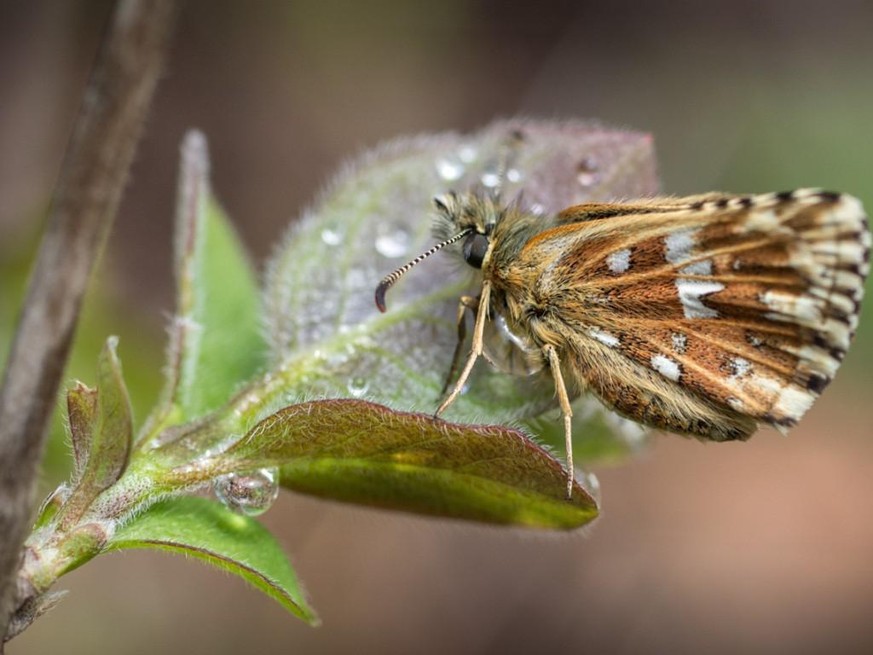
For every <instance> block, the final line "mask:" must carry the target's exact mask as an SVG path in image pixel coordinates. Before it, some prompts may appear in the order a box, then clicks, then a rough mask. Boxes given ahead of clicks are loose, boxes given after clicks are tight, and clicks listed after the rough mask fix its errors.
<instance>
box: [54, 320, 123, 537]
mask: <svg viewBox="0 0 873 655" xmlns="http://www.w3.org/2000/svg"><path fill="white" fill-rule="evenodd" d="M117 345H118V339H117V338H116V337H109V339H107V340H106V345H105V346H104V347H103V351H102V352H101V353H100V358H99V360H98V366H97V394H96V407H89V403H92V402H93V400H94V398H93V395H92V393H91V392H90V390H88V389H87V387H82V389H84V390H83V391H81V393H76V392H75V390H74V392H73V393H72V396H71V398H72V399H74V401H75V402H74V403H73V405H72V407H73V411H72V414H71V419H70V420H71V430H72V432H73V433H74V451H75V453H76V464H77V470H79V476H78V478H77V479H75V480H74V481H73V490H72V492H71V494H70V497H69V500H68V501H67V502H66V503H65V505H64V507H63V509H62V510H61V518H60V521H61V524H62V525H66V526H70V525H72V524H73V523H74V522H76V521H77V520H78V519H79V518H80V517H81V516H82V513H83V512H84V511H85V509H86V508H87V507H88V506H89V505H90V504H91V501H92V500H94V499H95V498H96V497H97V495H98V494H99V493H100V492H102V491H104V490H105V489H108V488H109V487H110V486H111V485H112V484H114V483H115V482H116V481H117V480H118V478H119V477H121V474H122V473H123V472H124V469H125V467H126V466H127V459H128V455H129V453H130V447H131V442H132V438H133V418H132V416H131V409H130V398H129V397H128V395H127V388H126V387H125V386H124V377H123V375H122V373H121V363H120V362H119V361H118V357H117V355H116V353H115V349H116V347H117ZM86 424H89V425H90V428H89V427H87V425H86Z"/></svg>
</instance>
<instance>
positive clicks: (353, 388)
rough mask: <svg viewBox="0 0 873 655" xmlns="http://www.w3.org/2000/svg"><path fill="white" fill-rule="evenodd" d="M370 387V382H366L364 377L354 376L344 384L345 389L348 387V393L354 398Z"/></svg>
mask: <svg viewBox="0 0 873 655" xmlns="http://www.w3.org/2000/svg"><path fill="white" fill-rule="evenodd" d="M369 388H370V383H369V382H367V380H366V379H365V378H360V377H354V378H352V379H350V380H349V383H348V384H347V385H346V389H348V392H349V394H351V395H352V396H354V397H355V398H360V397H361V396H363V395H364V394H365V393H367V390H368V389H369Z"/></svg>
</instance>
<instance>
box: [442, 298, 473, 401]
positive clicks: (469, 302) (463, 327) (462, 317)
mask: <svg viewBox="0 0 873 655" xmlns="http://www.w3.org/2000/svg"><path fill="white" fill-rule="evenodd" d="M478 307H479V298H474V297H473V296H461V299H460V301H459V302H458V342H457V343H456V344H455V352H454V354H453V355H452V365H451V367H450V368H449V373H448V375H446V381H445V384H443V388H442V391H440V398H442V397H443V396H445V395H446V392H447V391H448V390H449V386H450V385H451V384H452V380H454V379H455V374H456V373H457V372H458V366H459V364H460V363H461V354H462V353H463V351H464V340H465V339H466V338H467V320H466V319H467V312H468V311H469V312H470V313H471V314H473V321H474V322H475V320H476V309H477V308H478Z"/></svg>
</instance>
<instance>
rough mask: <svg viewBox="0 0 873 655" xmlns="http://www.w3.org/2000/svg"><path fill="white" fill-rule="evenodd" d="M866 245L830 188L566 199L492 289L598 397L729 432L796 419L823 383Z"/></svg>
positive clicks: (862, 230) (674, 422) (846, 332)
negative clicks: (622, 200)
mask: <svg viewBox="0 0 873 655" xmlns="http://www.w3.org/2000/svg"><path fill="white" fill-rule="evenodd" d="M869 250H870V233H869V231H868V229H867V223H866V217H865V214H864V211H863V208H862V207H861V204H860V202H859V201H858V200H857V199H855V198H853V197H851V196H846V195H839V194H833V193H828V192H820V191H815V190H800V191H795V192H791V193H781V194H766V195H759V196H725V195H721V194H713V195H708V196H699V197H692V198H686V199H677V200H668V201H663V200H660V201H658V200H653V201H641V202H636V203H628V204H621V205H580V206H578V207H572V208H570V209H568V210H565V211H564V212H562V213H561V214H560V215H559V216H558V220H557V226H556V227H552V228H551V229H548V230H545V231H544V232H541V233H540V234H538V235H537V236H536V237H534V238H533V239H531V240H530V241H528V242H527V244H526V245H525V246H524V248H523V249H522V250H521V251H520V253H519V254H518V256H517V257H516V258H515V261H514V262H513V263H512V264H511V265H509V266H504V267H503V268H502V269H500V270H498V271H496V272H495V275H496V276H497V278H498V279H497V281H496V282H495V284H496V285H499V284H500V282H501V281H505V282H506V285H505V288H506V289H507V296H509V300H508V309H509V310H510V314H511V316H512V320H511V322H512V323H514V324H516V325H526V326H528V329H529V330H530V332H531V334H532V335H533V338H534V340H535V341H536V342H538V343H541V344H546V343H551V344H552V345H555V346H556V347H558V348H559V349H560V350H561V353H562V365H564V363H565V362H566V365H567V366H569V367H570V368H571V372H572V373H573V374H574V375H573V376H572V377H574V378H575V379H576V380H577V382H578V383H579V384H580V386H583V387H586V388H589V389H591V390H592V391H594V392H595V393H596V394H597V395H598V396H600V398H601V399H602V400H603V401H604V402H606V404H607V405H609V406H611V407H613V408H614V409H616V410H617V411H618V412H620V413H622V414H625V415H626V416H629V417H630V418H633V419H635V420H638V421H640V422H642V423H646V424H648V425H652V426H655V427H659V428H663V429H667V430H670V431H674V432H683V433H690V434H696V435H698V436H702V437H706V438H712V439H718V440H722V439H735V438H745V437H746V436H748V435H749V434H750V433H751V432H752V431H754V429H755V426H756V424H757V422H764V423H767V424H770V425H774V426H776V427H778V428H782V429H786V428H788V427H790V426H792V425H794V424H795V423H796V422H797V421H798V420H799V419H800V417H801V416H802V415H803V414H804V412H805V411H806V410H807V409H808V408H809V407H810V405H811V404H812V402H813V401H814V400H815V398H816V397H818V395H819V394H820V393H821V392H822V390H823V389H824V388H825V387H826V386H827V384H828V383H829V382H830V381H831V379H832V378H833V376H834V374H835V372H836V370H837V368H838V366H839V364H840V362H841V361H842V358H843V356H844V355H845V352H846V350H847V348H848V346H849V342H850V340H851V337H852V335H853V334H854V331H855V328H856V327H857V322H858V310H859V304H860V301H861V297H862V295H863V283H864V279H865V277H866V275H867V273H868V270H869V264H868V259H869ZM532 270H536V271H540V273H539V274H538V275H537V276H536V278H535V279H534V278H532V277H531V275H530V271H532ZM522 284H523V285H524V292H523V293H513V290H516V291H518V290H519V289H521V288H522V287H521V286H520V285H522Z"/></svg>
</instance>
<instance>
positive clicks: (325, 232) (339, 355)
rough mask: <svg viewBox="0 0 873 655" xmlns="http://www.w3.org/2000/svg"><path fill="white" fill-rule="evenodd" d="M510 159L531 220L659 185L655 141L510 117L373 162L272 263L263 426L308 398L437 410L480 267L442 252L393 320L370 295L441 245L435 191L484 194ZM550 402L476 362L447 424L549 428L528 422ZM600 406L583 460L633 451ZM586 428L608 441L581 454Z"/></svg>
mask: <svg viewBox="0 0 873 655" xmlns="http://www.w3.org/2000/svg"><path fill="white" fill-rule="evenodd" d="M502 163H505V164H506V175H505V178H506V181H505V184H504V187H503V189H502V197H503V198H504V199H506V200H507V201H512V200H513V199H518V201H519V202H520V203H521V204H522V206H523V207H526V208H528V209H531V210H532V211H541V212H557V211H559V210H561V209H563V208H565V207H568V206H570V205H573V204H576V203H580V202H586V201H602V200H610V199H615V198H632V197H638V196H646V195H651V194H653V193H656V192H657V190H658V184H657V177H656V174H655V164H654V153H653V148H652V143H651V139H650V137H649V136H648V135H645V134H640V133H633V132H626V131H620V130H615V129H611V128H607V127H604V126H602V125H598V124H593V123H579V122H558V121H552V122H549V121H539V122H537V121H523V120H513V121H505V122H498V123H495V124H493V125H491V126H489V127H488V128H486V129H484V130H482V131H480V132H477V133H474V134H470V135H461V134H456V133H447V134H439V135H432V136H424V137H419V138H412V139H403V140H399V141H396V142H394V143H391V144H389V145H387V146H384V147H382V148H381V149H377V150H375V151H372V152H370V153H368V154H367V155H365V156H364V157H362V158H360V160H359V161H358V162H356V163H354V164H353V165H351V166H349V167H347V168H346V170H345V171H344V172H343V173H342V174H340V175H339V176H338V177H337V178H336V179H335V180H334V182H333V183H332V184H331V185H330V186H329V187H328V189H327V190H326V192H325V193H324V194H323V196H322V199H321V201H320V202H318V203H317V204H316V205H315V207H314V208H313V209H312V210H311V211H310V212H308V213H307V214H306V215H304V217H303V218H302V219H301V220H300V221H299V222H298V223H297V224H296V225H294V226H293V227H292V229H291V230H290V231H289V234H288V236H287V238H286V240H285V242H284V244H283V245H282V247H280V248H279V249H278V250H277V251H276V254H275V256H274V257H273V259H272V260H271V262H270V264H269V266H268V270H267V277H266V282H267V283H266V289H265V294H264V305H265V313H266V318H265V323H266V328H267V336H268V340H269V345H270V356H271V360H272V365H273V367H274V368H275V369H277V370H279V371H280V376H281V377H282V378H283V380H284V387H283V393H282V394H278V395H277V397H276V398H275V402H273V403H272V404H271V405H270V406H269V407H265V408H264V411H263V412H262V413H261V414H260V415H259V416H257V418H264V417H265V416H267V415H268V413H269V412H271V411H276V410H277V409H279V408H280V407H282V406H286V405H290V404H292V403H294V402H298V401H300V400H306V399H311V398H313V397H315V398H337V397H348V396H352V397H358V398H365V399H368V400H373V401H376V402H379V403H382V404H385V405H388V406H390V407H393V408H395V409H398V410H410V411H422V412H431V411H433V410H434V409H435V407H436V406H437V404H438V402H439V396H440V390H441V388H442V386H443V382H444V380H445V376H446V374H447V372H448V369H449V365H450V361H451V357H452V352H453V350H454V347H455V341H456V338H457V336H456V335H457V329H456V324H455V321H456V314H457V303H458V298H459V296H460V295H462V294H464V293H473V294H475V293H476V290H477V282H476V280H475V271H473V269H471V268H470V267H469V266H467V265H466V264H464V263H463V261H459V260H456V259H453V257H452V256H451V254H449V253H438V254H437V255H435V256H434V257H432V258H430V259H428V260H427V261H426V262H423V263H421V264H420V265H419V266H418V267H416V268H415V269H413V270H411V271H410V272H408V273H407V274H406V275H405V276H404V278H403V279H402V280H401V281H400V282H398V283H397V284H396V285H395V287H394V288H392V289H391V291H390V292H389V294H388V298H387V305H388V311H387V313H386V314H380V313H379V312H378V310H377V309H376V307H375V304H374V300H373V291H374V289H375V287H376V285H377V284H378V282H379V280H380V279H381V278H382V277H383V276H385V275H386V274H387V273H390V272H391V271H392V270H393V269H395V268H397V267H398V266H399V265H402V264H404V263H405V262H406V261H409V260H410V259H412V258H413V257H414V256H416V255H417V254H419V253H421V252H423V251H424V250H426V249H427V248H429V247H430V246H432V245H433V244H434V241H433V239H432V237H431V236H430V232H431V207H432V197H433V196H434V195H436V194H440V193H444V192H446V191H450V190H455V191H458V192H464V191H468V190H474V189H487V187H488V185H489V184H492V183H493V181H494V179H495V175H497V173H498V171H499V169H500V167H501V165H502ZM468 332H469V330H468ZM595 405H596V404H595ZM554 407H555V402H554V391H553V387H552V384H551V381H550V379H549V378H548V376H543V375H534V376H531V377H518V376H512V375H507V374H505V373H499V372H497V371H495V370H493V369H492V368H491V367H490V366H488V365H487V364H486V363H485V362H484V361H480V362H479V363H478V364H477V366H476V369H475V370H474V373H473V376H472V377H471V380H470V383H469V388H468V391H467V392H466V393H464V394H463V395H462V396H461V397H460V398H459V399H458V400H457V401H456V402H455V403H454V405H452V407H450V408H449V410H448V411H447V412H446V418H448V419H450V420H457V421H466V422H475V423H485V422H487V423H508V422H514V423H515V424H521V425H527V426H528V427H529V428H531V429H532V430H534V431H535V430H537V429H538V428H539V427H540V426H541V425H542V424H541V423H538V424H535V423H527V422H528V421H532V420H533V419H534V418H536V417H538V416H541V415H542V414H543V412H544V411H546V410H550V409H552V408H554ZM592 407H593V409H591V411H588V412H586V413H585V415H586V416H587V417H588V419H589V420H590V423H586V421H585V420H582V419H577V420H576V422H575V423H576V429H575V431H574V436H575V437H576V439H577V441H579V442H580V449H579V450H580V453H585V452H589V453H592V454H595V455H596V454H597V453H600V452H607V453H608V454H609V455H610V456H612V454H613V453H614V452H618V451H621V450H626V447H625V444H624V443H623V441H624V436H623V435H622V434H621V433H620V432H616V433H615V438H616V440H617V444H616V446H615V448H612V447H611V446H609V445H604V444H602V443H600V441H601V440H600V438H599V436H602V435H603V434H604V433H605V431H604V429H603V426H604V425H605V424H607V423H609V422H610V421H609V420H607V419H605V418H604V414H605V413H607V410H605V409H604V408H603V407H602V406H592ZM549 416H550V417H551V416H553V414H552V413H550V414H549ZM589 427H590V429H591V432H592V434H595V433H596V434H597V435H599V436H598V443H597V444H595V445H594V446H593V447H591V448H587V449H586V448H585V447H584V445H582V443H581V442H584V440H585V439H586V432H587V431H588V428H589ZM606 433H609V431H606ZM610 434H611V433H610ZM548 436H551V435H548ZM580 459H581V458H580ZM582 461H585V460H584V459H582Z"/></svg>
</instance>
